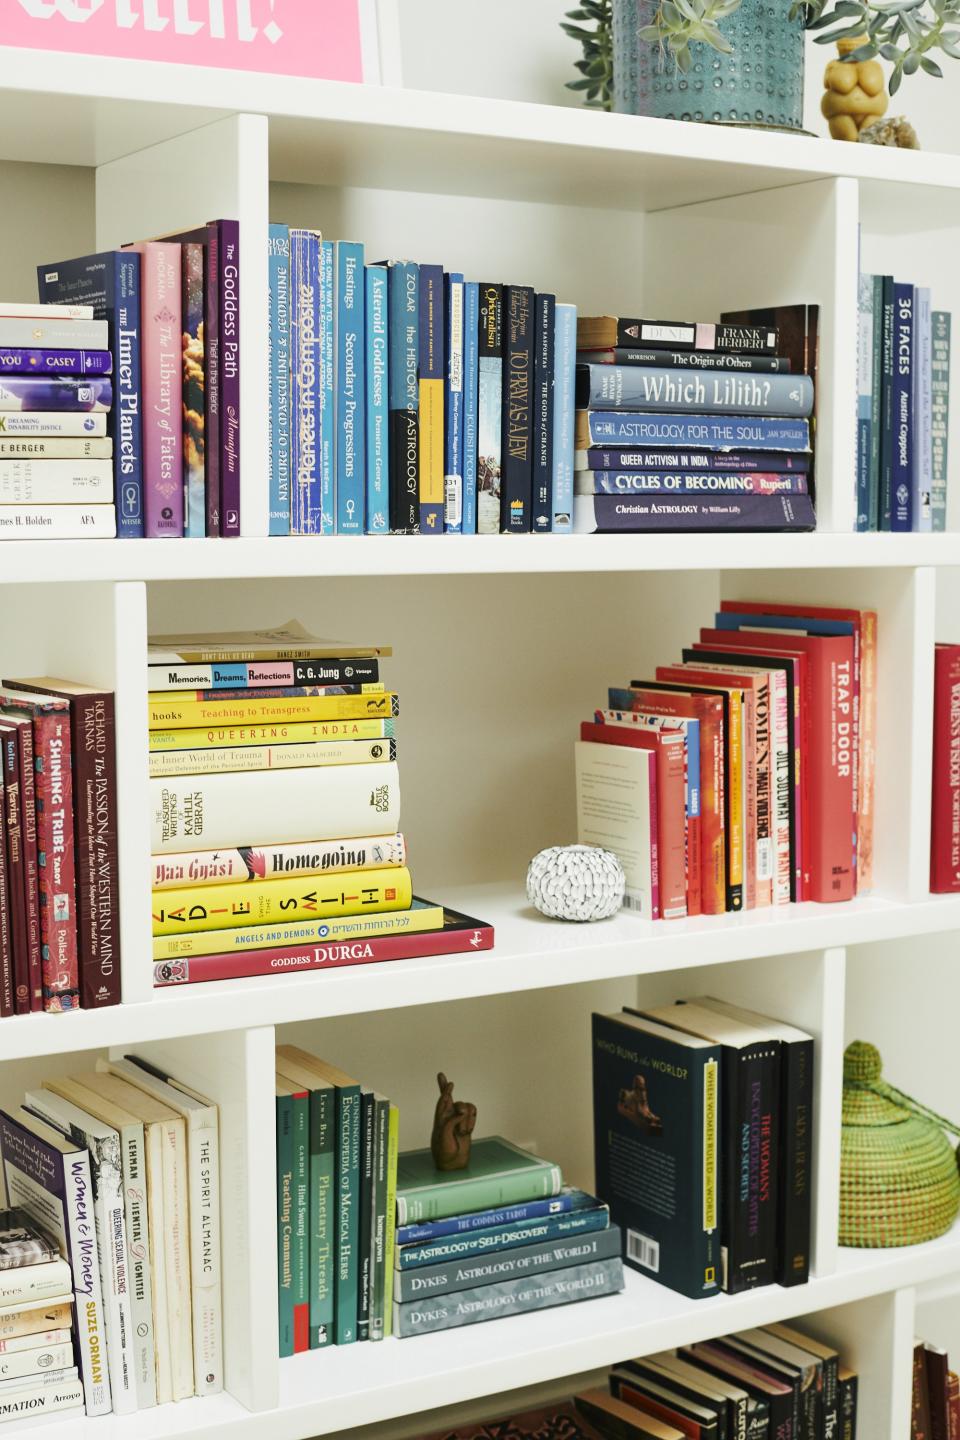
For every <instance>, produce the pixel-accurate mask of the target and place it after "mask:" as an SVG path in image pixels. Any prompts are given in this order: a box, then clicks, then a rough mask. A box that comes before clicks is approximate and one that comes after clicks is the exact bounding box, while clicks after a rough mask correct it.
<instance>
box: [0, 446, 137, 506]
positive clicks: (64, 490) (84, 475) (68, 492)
mask: <svg viewBox="0 0 960 1440" xmlns="http://www.w3.org/2000/svg"><path fill="white" fill-rule="evenodd" d="M91 443H92V442H91ZM71 504H74V505H98V504H100V505H112V504H113V461H112V460H86V459H76V460H47V459H45V458H44V459H41V460H34V459H32V458H26V459H13V460H11V459H7V458H5V457H4V456H3V455H0V505H71Z"/></svg>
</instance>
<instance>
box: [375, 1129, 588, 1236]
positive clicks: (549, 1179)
mask: <svg viewBox="0 0 960 1440" xmlns="http://www.w3.org/2000/svg"><path fill="white" fill-rule="evenodd" d="M562 1184H563V1177H562V1176H561V1174H560V1167H559V1166H558V1165H554V1164H552V1163H551V1162H550V1161H549V1160H543V1159H541V1157H540V1156H539V1155H531V1154H530V1152H529V1151H528V1150H521V1148H520V1146H519V1145H514V1144H513V1143H512V1142H511V1141H510V1140H504V1138H503V1137H502V1136H501V1135H491V1136H489V1137H488V1138H486V1139H483V1140H474V1142H473V1145H472V1146H471V1149H470V1161H469V1164H468V1165H467V1168H466V1169H465V1170H457V1171H454V1172H452V1173H444V1172H443V1171H440V1170H438V1169H437V1167H436V1165H435V1164H434V1162H433V1156H432V1155H431V1153H430V1151H429V1150H407V1151H405V1152H404V1153H403V1154H402V1155H401V1156H400V1160H399V1164H398V1169H397V1224H398V1225H409V1224H412V1223H413V1222H414V1221H418V1220H442V1219H444V1218H445V1217H446V1216H448V1215H462V1214H466V1213H467V1212H469V1211H472V1210H486V1209H491V1208H493V1207H494V1206H497V1205H512V1204H517V1203H519V1202H520V1201H523V1200H536V1199H539V1198H540V1197H542V1196H545V1195H557V1194H559V1192H560V1188H561V1185H562Z"/></svg>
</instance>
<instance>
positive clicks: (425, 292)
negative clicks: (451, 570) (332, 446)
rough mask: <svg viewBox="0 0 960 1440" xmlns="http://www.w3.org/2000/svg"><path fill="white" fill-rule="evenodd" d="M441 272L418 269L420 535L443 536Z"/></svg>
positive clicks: (429, 267)
mask: <svg viewBox="0 0 960 1440" xmlns="http://www.w3.org/2000/svg"><path fill="white" fill-rule="evenodd" d="M444 349H445V346H444V333H443V270H442V268H441V267H440V266H439V265H421V266H420V357H419V366H420V368H419V384H420V532H421V534H423V535H440V534H442V533H443V511H444V492H443V460H444V445H443V386H444V377H445V375H446V366H445V363H444Z"/></svg>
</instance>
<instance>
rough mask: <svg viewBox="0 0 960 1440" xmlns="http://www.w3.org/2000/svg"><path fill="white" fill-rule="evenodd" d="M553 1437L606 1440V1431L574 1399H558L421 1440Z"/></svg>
mask: <svg viewBox="0 0 960 1440" xmlns="http://www.w3.org/2000/svg"><path fill="white" fill-rule="evenodd" d="M598 1393H600V1394H604V1392H603V1391H600V1392H598ZM587 1413H589V1412H587ZM554 1436H558V1437H561V1436H562V1440H605V1432H604V1431H602V1430H599V1429H596V1428H595V1427H594V1426H593V1425H591V1423H590V1421H589V1420H588V1419H586V1418H585V1417H584V1414H583V1413H581V1411H580V1409H579V1403H578V1401H573V1400H557V1401H554V1403H553V1404H552V1405H543V1406H541V1407H540V1408H539V1409H537V1410H525V1411H524V1412H523V1414H522V1415H511V1416H509V1417H508V1416H503V1417H500V1418H498V1419H496V1420H468V1421H466V1422H465V1423H464V1424H462V1425H457V1426H445V1427H444V1429H443V1430H437V1431H435V1432H434V1433H433V1434H431V1435H423V1436H421V1437H420V1440H508V1437H509V1440H552V1437H554Z"/></svg>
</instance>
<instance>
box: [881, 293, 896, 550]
mask: <svg viewBox="0 0 960 1440" xmlns="http://www.w3.org/2000/svg"><path fill="white" fill-rule="evenodd" d="M893 299H894V296H893V276H892V275H884V276H882V277H881V306H882V308H881V317H880V320H881V332H880V417H881V429H880V499H879V507H878V514H879V522H878V523H879V528H880V529H881V530H889V529H890V525H891V518H892V515H893V489H894V487H893V451H894V416H893V389H894V375H895V371H896V358H895V347H894V303H893Z"/></svg>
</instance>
